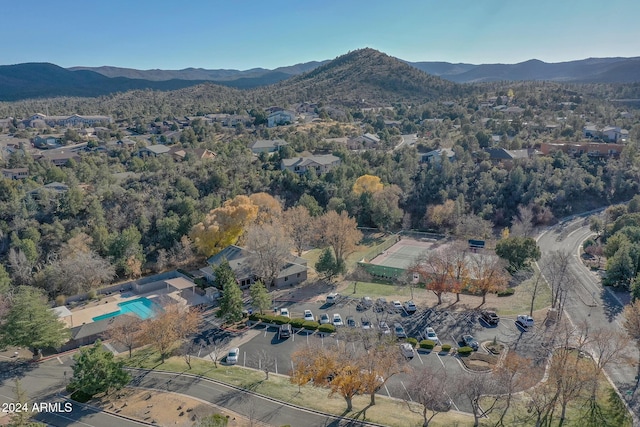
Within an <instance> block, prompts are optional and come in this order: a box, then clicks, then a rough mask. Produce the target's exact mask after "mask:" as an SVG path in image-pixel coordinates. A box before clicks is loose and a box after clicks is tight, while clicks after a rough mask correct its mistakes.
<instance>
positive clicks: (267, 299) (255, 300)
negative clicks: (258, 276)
mask: <svg viewBox="0 0 640 427" xmlns="http://www.w3.org/2000/svg"><path fill="white" fill-rule="evenodd" d="M249 295H250V296H251V304H252V305H253V307H254V308H255V309H257V310H259V311H260V314H262V313H264V311H265V310H268V309H269V308H271V305H272V301H271V295H269V292H267V288H265V287H264V284H263V283H262V282H261V281H257V282H256V283H254V284H253V285H251V289H249Z"/></svg>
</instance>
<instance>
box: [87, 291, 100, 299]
mask: <svg viewBox="0 0 640 427" xmlns="http://www.w3.org/2000/svg"><path fill="white" fill-rule="evenodd" d="M97 296H98V292H96V290H95V289H91V290H90V291H89V292H87V298H89V299H96V297H97Z"/></svg>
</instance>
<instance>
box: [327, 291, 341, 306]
mask: <svg viewBox="0 0 640 427" xmlns="http://www.w3.org/2000/svg"><path fill="white" fill-rule="evenodd" d="M338 296H339V295H338V294H337V293H335V292H332V293H330V294H329V295H327V299H326V300H325V302H326V303H327V304H335V303H336V301H338Z"/></svg>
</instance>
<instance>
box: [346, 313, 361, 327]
mask: <svg viewBox="0 0 640 427" xmlns="http://www.w3.org/2000/svg"><path fill="white" fill-rule="evenodd" d="M347 326H348V327H350V328H355V327H356V326H358V325H357V324H356V320H355V319H354V318H353V316H347Z"/></svg>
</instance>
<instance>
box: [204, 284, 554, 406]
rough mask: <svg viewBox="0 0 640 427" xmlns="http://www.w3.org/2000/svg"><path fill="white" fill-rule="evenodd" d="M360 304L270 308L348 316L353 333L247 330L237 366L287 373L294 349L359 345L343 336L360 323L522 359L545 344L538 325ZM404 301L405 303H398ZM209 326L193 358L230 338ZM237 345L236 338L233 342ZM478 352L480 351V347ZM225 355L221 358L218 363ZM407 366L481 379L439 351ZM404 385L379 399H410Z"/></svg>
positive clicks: (389, 386)
mask: <svg viewBox="0 0 640 427" xmlns="http://www.w3.org/2000/svg"><path fill="white" fill-rule="evenodd" d="M359 302H360V300H359V299H353V298H348V297H344V296H340V297H338V298H337V300H336V303H334V304H326V303H324V304H323V303H317V302H300V303H290V302H287V303H279V304H277V306H276V307H275V308H274V314H275V313H279V312H280V309H281V308H287V309H288V310H289V312H290V316H291V317H292V318H303V317H304V311H305V310H311V311H312V313H313V315H314V317H315V318H316V319H319V318H320V315H321V314H323V313H326V314H327V315H328V316H329V318H330V319H332V318H333V315H334V314H335V313H338V314H340V316H341V317H342V320H343V321H344V322H345V323H346V320H347V318H348V317H353V319H354V320H355V322H356V327H355V328H349V327H347V326H343V327H339V328H338V332H337V333H336V334H332V335H328V336H323V335H322V334H318V333H307V332H306V331H300V332H298V333H294V334H293V335H292V336H291V337H290V338H287V339H280V338H279V336H278V328H276V327H270V326H266V327H265V326H264V325H258V326H255V327H254V328H252V331H251V333H250V334H245V335H246V337H245V339H244V340H241V343H240V344H239V345H238V347H239V349H240V352H239V355H238V362H237V363H238V365H239V366H245V367H250V368H255V369H264V368H265V365H266V367H267V369H268V370H269V371H270V372H275V373H279V374H289V373H290V371H291V369H292V361H291V354H292V353H293V352H294V351H295V349H296V348H298V347H299V346H304V345H308V344H314V345H333V344H335V343H336V342H338V343H340V344H341V345H347V346H353V348H354V350H355V349H357V347H358V346H361V345H362V344H361V342H359V340H358V339H357V335H356V339H355V340H354V339H351V338H349V334H346V333H345V332H346V331H348V330H352V329H356V328H357V329H358V330H361V322H362V319H366V320H368V321H370V322H371V323H372V324H373V325H374V331H373V332H376V333H377V330H378V325H379V323H380V322H381V321H384V322H386V323H387V324H388V325H389V327H390V328H391V334H393V330H394V324H396V323H399V324H400V325H402V326H403V328H404V329H405V331H406V332H407V335H408V336H409V337H413V338H416V339H418V341H420V340H421V339H424V338H425V330H426V328H427V327H432V328H434V330H435V331H436V333H437V335H438V341H439V344H450V345H451V346H452V347H453V348H456V347H459V346H462V345H464V344H463V343H462V342H461V338H462V335H463V334H470V335H473V336H474V337H475V338H476V339H477V340H478V342H479V343H481V344H482V343H483V342H489V341H493V340H494V339H495V340H497V341H499V342H501V343H504V344H506V345H508V346H509V347H510V349H511V351H515V352H517V353H519V354H521V355H524V356H527V357H532V355H535V354H538V353H539V352H538V350H539V348H540V345H541V344H542V343H543V342H544V338H543V330H542V328H539V325H536V326H534V327H533V328H530V330H528V331H524V330H523V329H521V328H520V327H519V326H517V325H516V324H515V316H514V317H502V318H501V320H500V322H499V323H498V325H489V324H487V323H485V322H484V321H482V320H481V319H480V310H467V311H455V310H451V309H444V308H440V307H438V306H436V307H420V306H417V307H416V312H415V313H412V314H409V313H407V312H406V311H405V310H404V309H397V308H395V307H393V304H392V301H388V302H387V303H386V304H384V305H377V304H374V305H373V306H371V307H363V306H362V305H361V304H359ZM403 302H404V301H403ZM207 324H208V326H207V327H206V328H205V329H204V330H202V331H201V332H200V333H199V334H198V335H197V336H196V338H195V341H196V345H195V346H194V355H196V356H199V357H206V355H207V354H208V353H210V352H211V351H213V350H214V349H215V348H216V347H217V346H219V343H221V342H224V340H228V339H231V338H234V336H235V335H234V334H233V333H230V332H228V331H224V330H222V329H220V328H219V321H218V320H217V319H215V318H213V317H210V318H208V319H207ZM236 340H237V338H236ZM479 351H481V352H484V349H483V348H482V347H481V348H480V350H479ZM223 357H224V354H223V355H221V358H223ZM407 363H408V364H409V365H410V366H411V367H412V368H413V369H414V370H416V371H419V370H422V369H425V368H430V369H432V370H434V369H445V370H446V371H447V374H448V375H452V376H457V375H482V374H473V373H470V372H467V371H466V370H465V368H464V367H463V366H462V364H461V363H460V361H459V359H458V358H457V357H455V356H454V355H453V353H451V354H447V355H441V354H439V353H438V352H423V351H417V352H416V356H415V357H414V358H413V359H412V360H408V361H407ZM408 380H409V374H399V375H396V376H394V377H392V378H390V379H389V380H388V381H387V383H386V384H385V387H383V388H382V389H381V390H380V391H379V394H381V395H388V396H393V397H397V398H403V399H407V398H409V399H411V396H409V395H408V392H407V391H406V388H405V384H406V383H407V381H408ZM451 394H452V396H451V398H452V401H453V404H454V408H456V409H458V410H461V411H465V412H468V411H470V410H471V408H470V407H469V404H468V403H467V402H465V401H463V400H461V399H460V398H459V397H457V396H455V395H454V393H451Z"/></svg>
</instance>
